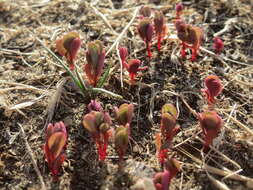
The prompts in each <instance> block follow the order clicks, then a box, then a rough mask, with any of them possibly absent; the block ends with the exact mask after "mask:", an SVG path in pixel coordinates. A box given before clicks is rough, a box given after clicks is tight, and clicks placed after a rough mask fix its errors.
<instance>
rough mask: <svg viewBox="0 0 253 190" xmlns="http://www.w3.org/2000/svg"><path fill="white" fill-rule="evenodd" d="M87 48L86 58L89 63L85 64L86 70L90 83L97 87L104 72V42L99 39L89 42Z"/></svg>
mask: <svg viewBox="0 0 253 190" xmlns="http://www.w3.org/2000/svg"><path fill="white" fill-rule="evenodd" d="M87 49H88V50H87V52H86V60H87V62H88V63H87V64H85V65H84V72H85V73H86V75H87V78H88V81H89V83H90V85H92V86H93V87H96V85H97V82H98V80H99V77H100V76H101V74H102V72H103V67H104V61H105V51H104V49H103V44H102V42H101V41H99V40H96V41H94V42H90V43H88V47H87Z"/></svg>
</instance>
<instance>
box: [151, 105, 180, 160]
mask: <svg viewBox="0 0 253 190" xmlns="http://www.w3.org/2000/svg"><path fill="white" fill-rule="evenodd" d="M177 118H178V112H177V109H176V108H175V107H174V105H172V104H165V105H164V106H163V107H162V117H161V124H160V128H161V136H160V137H159V135H157V137H156V138H157V141H159V139H160V141H161V143H160V144H161V146H160V147H159V146H158V147H157V148H158V157H159V160H160V163H164V159H165V158H167V152H168V150H167V148H170V147H171V145H172V140H173V137H174V136H175V135H176V133H177V132H178V130H179V129H180V126H179V125H177V123H176V120H177Z"/></svg>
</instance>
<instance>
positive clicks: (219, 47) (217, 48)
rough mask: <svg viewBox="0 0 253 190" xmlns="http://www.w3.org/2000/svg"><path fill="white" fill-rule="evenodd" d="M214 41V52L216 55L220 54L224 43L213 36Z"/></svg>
mask: <svg viewBox="0 0 253 190" xmlns="http://www.w3.org/2000/svg"><path fill="white" fill-rule="evenodd" d="M213 40H214V43H213V49H214V51H215V53H216V54H217V55H219V54H221V52H222V50H223V48H224V44H223V41H222V40H221V39H220V37H218V36H217V37H215V38H214V39H213Z"/></svg>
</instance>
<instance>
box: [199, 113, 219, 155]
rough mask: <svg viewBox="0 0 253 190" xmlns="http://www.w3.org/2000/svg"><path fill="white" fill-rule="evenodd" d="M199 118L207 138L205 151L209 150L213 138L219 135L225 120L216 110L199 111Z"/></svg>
mask: <svg viewBox="0 0 253 190" xmlns="http://www.w3.org/2000/svg"><path fill="white" fill-rule="evenodd" d="M198 119H199V122H200V127H201V129H202V131H203V135H204V139H205V144H204V146H203V151H204V152H207V151H208V150H209V145H211V144H212V142H213V139H215V138H216V137H217V136H218V134H219V132H220V130H221V128H222V126H223V120H222V119H221V117H220V116H219V115H218V114H217V113H216V112H215V111H205V112H203V113H199V114H198Z"/></svg>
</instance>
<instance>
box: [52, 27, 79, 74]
mask: <svg viewBox="0 0 253 190" xmlns="http://www.w3.org/2000/svg"><path fill="white" fill-rule="evenodd" d="M80 47H81V40H80V37H79V34H78V33H77V32H69V33H67V34H65V35H64V36H63V37H62V38H61V39H58V40H56V50H57V51H58V53H59V54H60V55H61V56H65V57H66V59H67V62H68V64H69V67H70V70H74V68H75V66H74V61H75V59H76V56H77V52H78V50H79V49H80Z"/></svg>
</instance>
